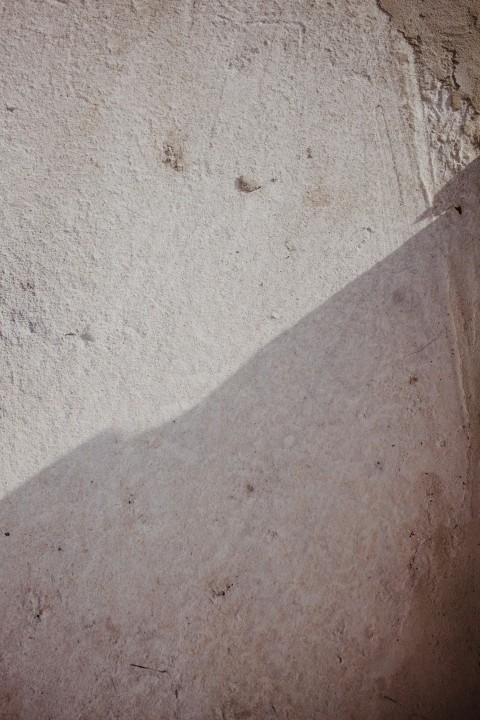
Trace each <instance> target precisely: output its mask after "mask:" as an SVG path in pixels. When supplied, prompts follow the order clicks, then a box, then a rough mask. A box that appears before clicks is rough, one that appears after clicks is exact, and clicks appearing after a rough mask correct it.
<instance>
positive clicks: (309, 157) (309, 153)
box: [307, 147, 313, 160]
mask: <svg viewBox="0 0 480 720" xmlns="http://www.w3.org/2000/svg"><path fill="white" fill-rule="evenodd" d="M307 158H308V159H309V160H311V159H312V158H313V151H312V148H310V147H308V148H307Z"/></svg>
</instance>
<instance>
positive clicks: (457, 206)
mask: <svg viewBox="0 0 480 720" xmlns="http://www.w3.org/2000/svg"><path fill="white" fill-rule="evenodd" d="M455 210H456V211H457V212H458V214H459V215H461V214H462V206H461V205H455Z"/></svg>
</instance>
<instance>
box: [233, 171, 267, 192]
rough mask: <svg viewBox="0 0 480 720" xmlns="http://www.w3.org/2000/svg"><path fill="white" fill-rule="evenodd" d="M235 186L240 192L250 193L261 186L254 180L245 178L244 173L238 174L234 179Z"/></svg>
mask: <svg viewBox="0 0 480 720" xmlns="http://www.w3.org/2000/svg"><path fill="white" fill-rule="evenodd" d="M235 187H236V188H237V190H240V191H241V192H245V193H251V192H255V190H260V188H261V187H262V186H261V185H258V184H257V183H256V182H255V181H254V180H250V179H247V178H246V177H245V176H244V175H240V177H239V178H237V179H236V181H235Z"/></svg>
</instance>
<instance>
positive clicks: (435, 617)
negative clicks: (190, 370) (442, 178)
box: [0, 161, 480, 720]
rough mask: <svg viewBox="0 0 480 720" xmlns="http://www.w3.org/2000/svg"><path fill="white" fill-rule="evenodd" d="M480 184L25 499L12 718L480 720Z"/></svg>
mask: <svg viewBox="0 0 480 720" xmlns="http://www.w3.org/2000/svg"><path fill="white" fill-rule="evenodd" d="M479 182H480V164H479V161H475V162H474V163H472V164H471V165H470V166H469V167H468V168H467V169H466V170H465V172H464V173H462V175H459V176H457V177H456V178H455V179H454V180H453V181H452V183H450V185H449V186H447V187H446V188H445V190H444V191H443V192H442V193H440V194H439V196H438V197H437V201H436V205H435V207H436V211H437V212H438V213H442V214H441V215H440V216H439V217H437V218H436V219H435V220H434V221H433V222H432V223H431V224H430V225H429V226H428V227H427V228H426V229H424V230H421V231H420V232H419V233H418V234H417V235H415V236H414V237H413V238H412V239H411V240H410V241H409V242H407V243H406V244H405V245H404V246H402V247H401V248H400V249H399V250H398V251H397V252H395V253H394V254H392V255H391V256H389V257H388V258H386V259H385V260H384V261H383V262H381V263H379V264H378V265H377V266H376V267H374V268H373V269H372V270H370V271H369V272H367V273H365V274H364V275H362V276H361V277H359V278H358V279H357V280H355V281H354V282H353V283H351V284H350V285H349V286H347V287H346V288H344V289H343V290H342V291H341V292H339V293H338V294H336V295H335V296H334V297H332V298H331V299H330V300H328V301H327V302H326V303H324V304H323V305H322V306H321V307H319V308H318V309H317V310H315V311H314V312H312V313H311V314H310V315H308V316H307V317H305V318H304V319H303V320H302V321H301V322H299V323H298V324H297V325H296V326H295V327H293V328H292V329H290V330H288V331H287V332H285V333H283V334H282V335H281V336H279V337H278V338H276V339H275V340H274V341H272V342H271V343H270V344H268V345H267V346H266V347H265V348H264V349H263V350H262V351H261V352H259V353H258V354H257V355H256V356H255V357H253V358H252V359H251V361H249V362H248V363H247V364H246V365H245V366H244V367H242V368H241V369H240V370H239V371H238V372H237V373H236V374H235V375H234V376H233V377H231V378H230V379H229V380H228V381H227V382H225V383H224V384H223V385H222V386H220V387H219V388H218V389H217V390H216V391H215V392H214V393H212V394H211V396H210V397H208V398H207V399H206V400H205V401H203V402H202V403H201V404H200V405H198V406H197V407H196V408H195V409H193V410H191V411H189V412H187V413H185V414H184V415H182V416H181V417H179V418H178V419H176V420H175V421H174V422H172V423H170V424H167V425H164V426H162V427H160V428H156V429H154V430H151V431H150V432H147V433H144V434H142V435H139V436H136V437H121V436H119V435H117V434H115V433H113V432H105V433H103V434H100V435H99V436H97V437H95V438H93V439H92V440H90V441H89V442H87V443H85V444H84V445H82V446H80V447H79V448H77V449H76V450H75V451H73V452H72V453H70V454H68V455H67V456H65V457H64V458H62V459H61V460H60V461H58V462H56V463H55V464H53V465H52V466H50V467H48V468H46V469H45V470H43V471H42V472H41V473H39V474H38V475H37V476H36V477H34V478H32V479H31V480H30V481H29V482H28V483H27V484H26V485H25V486H23V487H22V488H20V489H19V490H18V491H16V492H14V493H13V494H12V495H10V496H9V497H7V498H6V499H5V500H4V501H3V502H2V504H1V506H0V530H1V536H0V552H1V567H2V575H3V599H2V606H1V607H2V616H3V622H2V627H1V640H2V642H1V648H2V674H3V680H2V706H1V712H0V717H1V718H2V719H3V720H7V719H8V720H15V719H16V718H22V719H24V718H38V719H39V720H40V719H42V718H52V720H53V718H55V719H56V718H62V719H64V718H67V719H68V720H70V718H71V719H72V720H78V719H79V718H84V719H85V720H86V719H87V718H88V719H89V720H91V719H92V718H122V719H123V718H125V719H127V718H129V719H132V718H138V719H139V720H140V719H141V720H149V719H150V718H152V720H153V718H155V719H158V718H175V717H177V718H189V719H198V720H201V719H203V718H219V719H221V718H223V719H226V720H231V719H233V718H237V719H240V718H243V719H246V718H269V717H271V718H274V717H275V718H296V719H297V720H300V719H303V718H305V719H307V718H319V719H320V718H322V720H325V719H329V718H332V719H333V718H335V719H336V720H338V719H341V718H353V717H355V718H365V719H366V718H369V719H371V718H382V719H383V718H407V717H410V718H420V717H424V718H432V719H433V718H435V719H436V720H437V719H439V718H455V717H458V718H466V717H470V716H471V717H476V716H477V715H476V714H475V713H476V712H477V713H478V710H475V708H476V707H477V708H478V703H479V690H478V688H479V684H478V680H479V678H478V643H479V639H480V637H479V633H480V631H479V627H480V626H479V624H478V610H477V602H476V599H475V598H476V595H475V581H476V579H478V575H476V573H475V560H476V556H475V553H476V551H477V550H478V546H477V538H478V535H477V536H476V537H475V533H476V529H477V532H478V523H476V514H475V513H476V510H477V509H478V508H477V507H476V505H475V504H476V500H475V497H474V487H473V480H474V479H475V475H474V470H475V463H476V461H477V457H476V439H477V433H476V424H475V422H476V421H475V420H474V419H471V421H470V424H469V421H468V416H469V415H470V418H473V417H474V415H475V413H474V412H473V406H474V400H475V398H474V391H475V387H477V385H476V374H475V372H476V371H475V363H474V361H472V352H473V351H474V350H475V349H476V345H475V338H476V336H475V332H474V331H475V328H474V311H475V307H476V304H477V300H478V298H477V294H478V290H477V288H476V284H475V272H476V270H477V269H478V266H479V265H478V260H479V257H478V221H479V219H480V217H479V215H480V213H479V207H478V197H479V192H478V191H479ZM455 207H457V208H458V207H461V213H460V212H459V211H458V209H455ZM465 398H466V401H465ZM465 402H466V405H465ZM477 590H478V588H477ZM469 713H471V715H469Z"/></svg>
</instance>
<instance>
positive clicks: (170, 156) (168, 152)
mask: <svg viewBox="0 0 480 720" xmlns="http://www.w3.org/2000/svg"><path fill="white" fill-rule="evenodd" d="M162 162H163V164H164V165H168V167H171V168H172V169H173V170H176V171H177V172H179V171H180V170H183V166H184V163H183V150H182V149H181V148H180V147H179V146H177V147H174V146H173V145H172V144H170V143H167V142H165V143H163V157H162Z"/></svg>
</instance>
